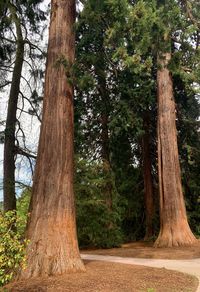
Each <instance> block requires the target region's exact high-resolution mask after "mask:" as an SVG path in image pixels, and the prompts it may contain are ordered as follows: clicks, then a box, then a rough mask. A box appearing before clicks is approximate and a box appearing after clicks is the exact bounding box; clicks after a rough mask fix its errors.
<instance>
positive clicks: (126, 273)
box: [1, 261, 198, 292]
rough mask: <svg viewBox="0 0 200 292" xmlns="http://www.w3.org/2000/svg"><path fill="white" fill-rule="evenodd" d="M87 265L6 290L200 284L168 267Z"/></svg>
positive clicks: (157, 291) (188, 287)
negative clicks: (81, 271) (78, 270)
mask: <svg viewBox="0 0 200 292" xmlns="http://www.w3.org/2000/svg"><path fill="white" fill-rule="evenodd" d="M85 265H86V272H85V273H78V274H68V275H63V276H58V277H52V278H48V279H47V278H42V279H34V280H31V281H21V282H17V283H12V284H10V285H8V286H7V290H6V291H12V292H19V291H20V292H22V291H23V292H33V291H34V292H36V291H37V292H65V291H66V292H181V291H182V292H194V291H196V288H197V286H198V280H197V279H196V278H195V277H193V276H189V275H186V274H182V273H179V272H175V271H169V270H166V269H157V268H148V267H143V266H133V265H124V264H116V263H108V262H96V261H85ZM1 291H4V290H1Z"/></svg>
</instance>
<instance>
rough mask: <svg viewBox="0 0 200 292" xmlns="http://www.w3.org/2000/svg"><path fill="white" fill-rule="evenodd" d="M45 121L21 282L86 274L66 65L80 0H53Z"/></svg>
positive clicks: (71, 55)
mask: <svg viewBox="0 0 200 292" xmlns="http://www.w3.org/2000/svg"><path fill="white" fill-rule="evenodd" d="M51 5H52V8H51V19H50V31H49V45H48V58H47V68H46V77H45V94H44V106H43V118H42V126H41V133H40V141H39V150H38V158H37V164H36V170H35V176H34V183H33V192H32V198H31V205H30V218H29V223H28V229H27V237H28V239H30V245H29V247H28V250H27V268H26V269H25V270H24V271H22V273H21V278H32V277H38V276H49V275H56V274H63V273H66V272H72V271H83V270H84V266H83V263H82V261H81V259H80V254H79V249H78V243H77V234H76V222H75V204H74V190H73V174H74V153H73V152H74V146H73V139H74V121H73V119H74V113H73V87H72V86H71V83H69V82H68V81H67V77H66V68H65V64H66V63H67V64H68V65H69V66H70V65H71V64H72V63H73V62H74V49H75V48H74V46H75V36H74V26H73V25H74V22H75V0H68V1H66V0H52V2H51ZM66 61H67V62H66Z"/></svg>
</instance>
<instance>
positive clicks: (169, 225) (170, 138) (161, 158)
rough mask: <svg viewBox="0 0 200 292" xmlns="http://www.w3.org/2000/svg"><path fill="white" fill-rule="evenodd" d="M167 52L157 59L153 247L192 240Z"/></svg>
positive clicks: (186, 242)
mask: <svg viewBox="0 0 200 292" xmlns="http://www.w3.org/2000/svg"><path fill="white" fill-rule="evenodd" d="M170 59H171V53H163V54H162V55H161V56H160V57H159V58H158V71H157V90H158V127H157V130H158V173H159V193H160V233H159V236H158V238H157V240H156V242H155V246H156V247H172V246H184V245H191V244H194V243H195V242H196V238H195V237H194V235H193V234H192V232H191V230H190V227H189V225H188V221H187V215H186V209H185V202H184V197H183V191H182V185H181V171H180V164H179V155H178V146H177V131H176V110H175V102H174V96H173V82H172V76H171V74H170V71H169V69H168V68H167V66H168V64H169V61H170Z"/></svg>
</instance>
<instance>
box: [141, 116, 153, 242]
mask: <svg viewBox="0 0 200 292" xmlns="http://www.w3.org/2000/svg"><path fill="white" fill-rule="evenodd" d="M149 123H150V119H149V113H148V112H146V113H145V114H144V118H143V125H144V131H145V133H144V135H143V137H142V152H143V177H144V202H145V218H146V230H145V237H144V240H148V239H149V238H151V237H152V236H153V234H154V230H153V218H154V198H153V182H152V174H151V150H150V134H149V127H150V125H149Z"/></svg>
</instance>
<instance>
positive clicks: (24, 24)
mask: <svg viewBox="0 0 200 292" xmlns="http://www.w3.org/2000/svg"><path fill="white" fill-rule="evenodd" d="M41 1H42V0H34V1H32V2H31V3H24V1H18V3H15V1H6V2H5V3H2V4H1V6H0V10H1V21H2V22H1V37H2V43H3V46H2V47H3V49H2V50H1V55H2V56H3V58H2V59H3V62H2V63H3V64H2V68H1V70H2V71H3V72H4V74H5V73H7V71H8V72H11V73H12V79H11V81H7V82H5V81H4V82H3V84H2V88H4V87H6V86H7V85H9V84H10V92H9V98H8V108H7V118H6V125H5V131H4V184H3V190H4V211H5V212H6V211H9V210H16V197H15V161H16V155H17V153H18V147H17V145H16V140H17V139H16V125H17V124H18V125H19V128H20V129H21V126H20V122H19V121H18V120H17V110H18V106H19V96H20V94H21V95H22V98H24V96H23V94H22V92H21V90H20V85H21V79H22V78H21V76H22V67H23V63H24V60H25V52H27V55H28V53H29V55H30V56H31V57H33V51H34V49H35V47H36V46H35V47H34V46H33V44H32V43H31V41H30V39H29V37H30V35H31V33H32V32H35V33H36V32H37V33H38V26H39V24H40V21H41V20H45V19H46V17H45V15H44V13H43V11H41V10H40V9H38V7H37V6H38V4H39V3H40V2H41ZM36 23H37V25H36ZM28 30H29V34H30V35H29V34H28ZM24 31H25V32H24ZM10 33H11V37H9V34H10ZM13 35H14V37H13ZM27 45H28V47H29V50H28V49H27V48H26V46H27ZM15 46H16V48H15ZM13 55H14V60H12V58H13ZM26 61H27V60H26ZM12 64H14V66H13V68H12ZM27 83H28V82H27ZM29 86H30V84H29ZM23 102H24V101H23ZM29 102H30V103H31V101H29ZM21 111H22V112H23V109H22V110H21ZM24 153H25V152H24ZM27 156H28V153H27Z"/></svg>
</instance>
